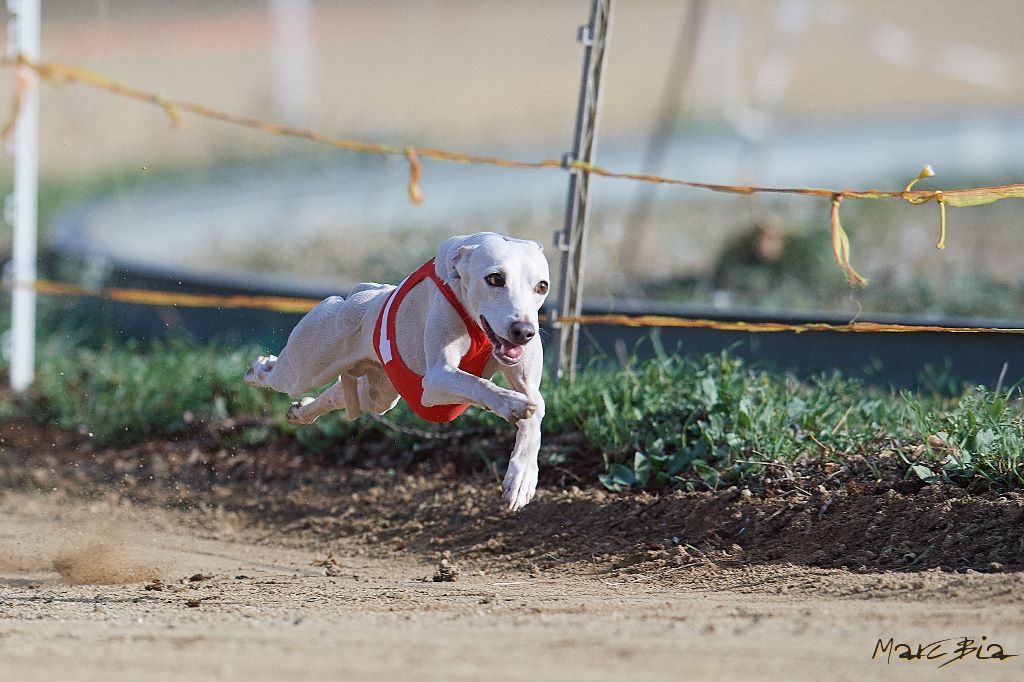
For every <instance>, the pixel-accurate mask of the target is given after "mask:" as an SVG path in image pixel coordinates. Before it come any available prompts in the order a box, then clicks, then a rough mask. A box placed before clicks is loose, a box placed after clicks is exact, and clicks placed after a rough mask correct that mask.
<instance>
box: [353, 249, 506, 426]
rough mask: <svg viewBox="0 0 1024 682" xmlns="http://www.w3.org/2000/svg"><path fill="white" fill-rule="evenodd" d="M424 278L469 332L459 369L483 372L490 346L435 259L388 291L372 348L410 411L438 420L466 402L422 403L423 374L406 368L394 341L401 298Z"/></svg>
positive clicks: (461, 409) (458, 410)
mask: <svg viewBox="0 0 1024 682" xmlns="http://www.w3.org/2000/svg"><path fill="white" fill-rule="evenodd" d="M425 279H430V280H433V282H434V284H435V285H437V288H438V290H439V291H440V292H441V293H442V294H443V295H444V297H445V298H446V299H448V302H449V303H450V304H451V306H452V307H453V308H455V312H457V313H458V314H459V317H460V318H462V323H463V324H465V325H466V331H467V332H469V340H470V345H469V351H468V352H467V353H466V354H465V355H463V356H462V360H461V361H460V362H459V369H461V370H462V371H464V372H468V373H469V374H473V375H475V376H478V377H479V376H483V373H484V367H485V366H486V365H487V361H488V360H490V358H491V352H492V350H493V347H492V346H491V342H490V340H489V339H488V338H487V335H486V334H485V333H484V330H483V329H481V328H480V325H479V324H477V322H476V321H475V320H473V319H472V318H471V317H470V316H469V313H467V312H466V309H465V308H464V307H462V304H461V303H459V299H458V298H456V297H455V292H454V291H452V290H451V287H449V286H448V285H447V284H445V283H444V282H442V281H441V278H440V277H438V276H437V273H436V272H435V271H434V259H433V258H431V259H430V260H429V261H427V262H426V263H424V264H423V265H422V266H421V267H420V268H419V269H418V270H416V272H414V273H412V274H411V275H409V276H408V277H406V278H405V279H404V280H403V281H402V283H401V284H399V285H398V288H396V289H395V290H394V291H392V292H391V295H390V296H388V300H387V302H386V303H385V304H384V307H383V309H381V311H380V315H378V316H377V324H376V325H374V328H373V348H374V350H375V351H376V352H377V359H378V360H380V364H381V365H382V366H383V367H384V371H385V372H387V375H388V378H389V379H391V384H392V385H393V386H394V387H395V390H396V391H398V394H399V395H400V396H402V398H403V399H404V400H405V402H407V403H408V404H409V407H410V408H412V411H413V412H415V413H416V414H417V415H419V416H420V417H422V418H423V419H426V420H427V421H431V422H435V423H438V424H442V423H446V422H450V421H452V420H453V419H455V418H456V417H458V416H459V415H460V414H462V413H463V412H465V411H466V408H467V407H469V403H456V404H452V405H432V406H430V407H427V406H425V405H424V404H423V377H422V376H421V375H419V374H417V373H416V372H414V371H412V370H411V369H409V367H408V366H407V365H406V364H405V361H404V360H402V356H401V355H400V354H399V352H398V346H397V345H396V343H395V318H397V317H398V314H399V311H400V310H401V308H402V301H403V300H405V297H406V296H407V295H408V293H409V292H410V291H412V288H413V287H414V286H416V285H417V284H419V283H420V282H422V281H423V280H425Z"/></svg>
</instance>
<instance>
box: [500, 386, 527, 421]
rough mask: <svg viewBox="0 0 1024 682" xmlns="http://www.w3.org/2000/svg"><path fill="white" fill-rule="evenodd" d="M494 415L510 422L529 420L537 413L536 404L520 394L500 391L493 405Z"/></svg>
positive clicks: (504, 390)
mask: <svg viewBox="0 0 1024 682" xmlns="http://www.w3.org/2000/svg"><path fill="white" fill-rule="evenodd" d="M494 413H495V414H496V415H498V416H499V417H501V418H502V419H505V420H507V421H510V422H513V423H514V422H517V421H519V420H520V419H529V418H530V417H532V416H533V415H534V414H536V413H537V403H535V402H533V401H532V400H530V399H529V398H527V397H526V396H525V395H523V394H522V393H516V392H515V391H509V390H506V389H502V391H501V394H500V395H499V397H498V400H497V401H496V404H495V405H494Z"/></svg>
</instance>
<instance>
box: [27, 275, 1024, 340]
mask: <svg viewBox="0 0 1024 682" xmlns="http://www.w3.org/2000/svg"><path fill="white" fill-rule="evenodd" d="M13 286H14V287H16V288H31V289H34V290H35V291H37V292H39V293H40V294H44V295H47V296H72V297H87V298H102V299H107V300H110V301H116V302H118V303H131V304H135V305H153V306H179V307H183V308H232V309H239V308H246V309H253V310H271V311H276V312H283V313H306V312H309V310H310V309H311V308H313V306H315V305H316V304H317V303H319V302H320V301H319V300H317V299H313V298H300V297H289V296H246V295H242V294H236V295H230V296H222V295H218V294H185V293H175V292H171V291H155V290H151V289H131V288H119V287H105V288H102V289H88V288H86V287H83V286H80V285H77V284H69V283H67V282H54V281H51V280H38V281H37V282H35V284H15V285H13ZM557 322H558V324H563V325H564V324H582V325H589V324H601V325H620V326H623V327H677V328H687V329H717V330H719V331H740V332H751V333H759V332H796V333H798V334H799V333H801V332H873V333H878V332H892V333H914V332H949V333H953V334H964V333H995V334H1024V329H1018V328H1011V327H939V326H934V325H912V324H884V323H879V322H851V323H849V324H828V323H825V322H810V323H806V324H786V323H782V322H742V321H735V322H730V321H720V320H708V319H702V318H689V317H675V316H669V315H578V316H572V317H559V318H558V319H557Z"/></svg>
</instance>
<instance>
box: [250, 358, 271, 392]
mask: <svg viewBox="0 0 1024 682" xmlns="http://www.w3.org/2000/svg"><path fill="white" fill-rule="evenodd" d="M276 364H277V356H276V355H261V356H259V357H258V358H256V359H255V360H253V361H252V367H250V368H249V369H248V371H246V373H245V379H244V381H245V383H246V385H247V386H252V387H253V388H265V387H266V385H267V383H266V378H267V374H269V373H270V372H271V371H272V370H273V369H274V366H275V365H276Z"/></svg>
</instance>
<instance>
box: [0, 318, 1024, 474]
mask: <svg viewBox="0 0 1024 682" xmlns="http://www.w3.org/2000/svg"><path fill="white" fill-rule="evenodd" d="M49 338H50V339H52V340H51V341H49V342H48V343H45V344H43V345H42V346H41V347H40V350H39V370H38V375H37V376H38V378H37V382H36V385H35V387H34V389H33V392H32V394H31V396H30V397H29V398H27V401H18V402H15V401H12V400H11V399H9V398H8V399H6V400H4V401H3V403H2V404H0V417H3V418H12V417H17V418H21V419H37V420H39V421H41V422H46V423H56V424H57V425H58V426H60V427H61V428H62V429H65V430H67V431H70V432H74V433H78V434H82V435H86V434H91V437H92V438H93V439H94V440H95V441H97V442H99V443H100V444H107V445H125V444H129V443H132V442H138V441H140V440H142V439H145V438H152V437H172V438H173V437H177V436H180V435H182V434H186V433H191V432H195V431H196V430H197V429H199V430H201V431H202V432H204V433H207V434H210V435H212V436H213V437H215V438H216V439H218V440H219V441H220V442H221V443H222V444H223V445H224V446H227V447H249V446H255V445H264V444H267V443H273V442H276V441H278V440H280V439H287V440H294V441H297V442H298V443H299V444H300V446H301V447H303V448H304V449H306V450H308V451H310V452H322V451H325V450H329V449H332V448H337V447H338V446H340V445H343V444H348V443H353V442H362V441H364V440H366V439H373V440H375V441H377V442H380V441H381V433H384V434H386V435H387V437H388V438H389V439H391V440H393V441H394V444H395V447H396V448H399V449H402V448H404V449H408V450H412V451H415V450H417V449H418V448H422V447H424V446H425V441H424V439H423V438H422V437H421V435H420V434H419V433H418V432H421V431H430V432H433V433H434V434H439V433H441V434H447V435H454V436H456V438H454V439H452V440H450V441H444V442H445V443H446V445H445V447H448V445H447V444H448V443H451V444H452V445H451V447H452V448H462V449H463V450H466V449H467V448H470V449H471V448H472V447H473V445H472V444H473V443H475V442H478V440H477V439H481V440H482V441H483V442H494V440H495V439H500V440H502V441H511V440H512V438H513V436H514V429H513V427H512V426H511V425H509V424H507V423H505V422H504V421H502V420H501V419H499V418H497V417H495V416H494V415H493V414H490V413H488V412H485V411H483V410H475V409H470V410H469V411H467V412H466V414H465V415H464V416H463V417H461V418H460V419H458V420H457V421H455V422H453V423H452V424H451V425H445V426H436V425H431V424H427V423H425V422H422V421H421V420H419V419H418V418H416V417H415V415H413V414H412V413H411V411H410V410H408V408H406V407H405V406H404V405H401V404H400V405H399V407H397V408H396V409H395V410H393V411H392V412H389V413H388V415H387V420H388V423H379V422H376V421H373V420H370V419H369V418H363V419H360V420H357V421H355V422H348V421H345V420H344V419H343V418H342V417H340V416H338V415H327V416H325V417H322V418H321V419H320V420H318V421H317V423H316V424H314V425H312V426H307V427H299V428H296V427H292V426H290V425H288V424H287V423H285V421H284V414H285V412H286V410H287V407H288V404H289V399H288V398H287V397H286V396H283V395H280V394H276V393H274V392H272V391H266V390H255V389H251V388H248V387H246V386H245V385H244V384H243V383H242V381H241V379H242V374H243V373H244V371H245V368H246V367H247V366H248V363H249V362H250V360H251V358H252V357H253V356H254V355H256V354H258V352H259V349H257V348H255V347H252V348H238V347H228V346H220V345H216V344H213V345H205V346H200V345H195V344H191V343H186V342H181V341H170V342H165V341H161V342H154V343H149V344H142V343H139V342H129V343H115V342H110V341H108V342H105V343H104V344H102V345H100V346H97V347H89V346H86V345H81V344H76V343H74V342H73V341H71V340H70V337H69V336H60V335H55V336H50V337H49ZM941 385H942V386H943V387H944V388H947V387H949V385H950V384H949V383H948V382H947V381H946V380H943V381H942V382H941ZM544 393H545V396H546V402H547V406H548V412H547V417H546V419H545V426H544V428H545V432H546V435H547V436H548V437H557V436H560V435H573V436H574V439H573V440H572V442H573V443H574V445H573V446H572V451H571V452H566V451H565V449H564V448H563V449H562V450H559V451H558V452H557V453H556V454H553V455H550V456H549V457H547V459H548V461H549V462H555V463H557V464H559V465H560V466H562V467H565V468H568V469H576V470H579V471H590V472H592V471H594V469H601V470H603V471H604V473H603V474H602V475H601V476H600V481H601V483H602V484H603V485H604V486H605V487H606V488H608V489H610V490H614V491H620V490H626V489H636V488H659V487H664V486H667V485H679V486H683V487H686V488H691V489H698V488H717V487H720V486H727V485H732V484H736V483H742V482H751V481H757V480H760V479H764V478H765V477H768V476H770V475H772V474H771V472H772V471H773V470H775V469H776V468H777V467H779V466H780V463H792V462H797V461H800V460H801V459H802V458H803V459H813V460H817V461H821V460H826V461H827V460H832V461H834V462H836V463H837V464H839V465H842V464H843V462H844V461H845V460H847V459H848V458H850V457H853V456H856V455H870V454H877V453H879V452H881V451H883V450H889V451H891V452H895V453H898V454H900V456H902V457H903V458H904V460H905V462H906V473H907V475H908V476H911V477H913V476H916V477H917V478H920V479H922V480H924V481H925V482H937V481H946V482H950V483H955V484H959V485H967V484H970V483H972V482H976V481H983V482H985V483H987V484H989V485H991V486H996V487H1019V486H1022V485H1024V464H1022V461H1021V453H1022V452H1024V401H1022V399H1021V391H1020V389H1019V388H1018V387H1017V386H1014V387H1013V388H1012V389H1005V390H1001V391H999V392H993V391H990V390H987V389H983V388H971V389H969V390H967V391H966V392H964V393H962V394H960V395H958V396H954V397H948V396H945V395H942V394H941V393H940V392H934V391H933V392H929V391H925V392H923V393H912V392H908V391H902V392H897V391H892V390H885V389H880V388H874V387H870V386H867V385H865V384H864V383H862V382H861V381H859V380H855V379H847V378H844V377H842V376H840V375H838V374H829V375H821V376H818V377H814V378H811V379H808V380H803V381H801V380H797V379H796V378H794V377H792V376H788V375H784V374H778V373H773V372H767V371H764V370H761V369H757V368H752V367H749V366H747V365H746V364H745V363H744V361H743V360H742V359H740V358H737V357H735V356H732V355H730V354H729V353H727V352H723V353H720V354H717V355H707V356H701V357H678V356H671V355H666V354H662V355H661V356H660V357H659V358H658V359H655V360H652V361H648V362H643V363H639V362H635V363H631V364H630V365H628V366H627V367H625V368H622V369H618V370H608V369H604V368H598V367H592V368H589V369H586V370H584V371H582V372H581V373H580V375H579V377H578V379H577V381H576V382H575V383H574V384H572V385H568V384H564V383H563V384H559V385H557V386H546V387H545V388H544ZM552 440H553V441H557V438H554V439H552ZM503 447H504V446H503ZM467 451H468V450H467ZM477 454H479V461H480V463H481V465H483V466H486V467H487V468H500V467H501V466H503V464H504V463H503V462H499V461H492V460H491V459H490V457H491V456H492V455H490V454H488V453H486V452H483V451H481V452H480V453H477ZM503 454H504V453H502V455H503ZM548 454H550V453H548ZM474 457H475V456H474ZM474 457H471V458H470V460H473V461H475V459H474ZM463 461H466V459H465V458H464V460H463Z"/></svg>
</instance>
